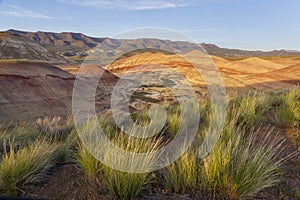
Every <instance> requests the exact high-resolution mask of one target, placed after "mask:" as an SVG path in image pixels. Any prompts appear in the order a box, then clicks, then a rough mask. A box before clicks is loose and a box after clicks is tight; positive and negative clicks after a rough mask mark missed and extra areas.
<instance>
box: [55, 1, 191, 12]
mask: <svg viewBox="0 0 300 200" xmlns="http://www.w3.org/2000/svg"><path fill="white" fill-rule="evenodd" d="M57 1H59V2H61V3H66V4H73V5H76V6H88V7H98V8H102V9H117V10H158V9H166V8H176V7H186V6H189V5H190V4H191V2H193V1H187V0H116V1H111V0H57Z"/></svg>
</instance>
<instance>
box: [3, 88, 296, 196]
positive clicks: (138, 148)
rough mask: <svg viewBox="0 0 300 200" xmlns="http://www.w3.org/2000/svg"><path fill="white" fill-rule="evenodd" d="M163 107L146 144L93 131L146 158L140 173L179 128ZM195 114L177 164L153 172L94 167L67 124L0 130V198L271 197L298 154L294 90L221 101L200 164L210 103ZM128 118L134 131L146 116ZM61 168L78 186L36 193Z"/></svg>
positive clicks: (172, 111)
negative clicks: (217, 123)
mask: <svg viewBox="0 0 300 200" xmlns="http://www.w3.org/2000/svg"><path fill="white" fill-rule="evenodd" d="M164 106H165V107H166V109H167V110H168V118H167V124H166V125H165V127H164V128H163V129H162V130H161V131H160V132H158V133H157V134H156V135H155V136H153V137H151V138H147V139H138V138H135V137H130V136H128V133H127V134H126V133H124V132H123V131H122V130H121V129H120V128H118V127H117V126H116V125H115V124H113V123H112V122H110V121H109V120H104V119H102V118H100V119H99V124H100V125H101V126H102V128H103V129H104V133H105V134H106V135H107V136H108V137H109V138H110V140H111V141H112V142H113V143H115V144H117V145H118V146H119V147H120V148H122V149H124V150H126V151H130V152H136V153H145V152H146V153H149V154H148V156H146V157H145V158H144V159H145V160H143V161H144V162H143V163H145V166H140V167H145V168H146V167H149V165H151V163H153V162H154V158H153V154H151V152H153V151H155V150H158V149H160V148H161V147H163V146H164V145H165V144H167V143H168V142H169V141H170V140H171V139H172V138H173V137H174V136H175V135H176V133H177V131H178V129H179V127H180V122H181V116H180V109H179V107H177V106H174V105H172V106H167V105H164ZM199 108H200V112H201V120H200V122H199V129H198V132H197V135H196V137H195V140H194V141H193V143H192V145H191V147H190V148H189V149H188V151H186V152H182V156H181V157H180V158H179V159H178V160H177V161H175V162H173V163H172V164H170V165H169V166H167V167H165V168H163V169H160V170H157V171H155V172H145V173H126V172H121V171H118V170H114V169H111V168H109V167H107V166H106V165H104V164H102V163H101V162H99V161H98V160H97V159H95V158H94V157H93V156H92V155H91V154H90V153H89V151H88V150H87V149H86V147H85V146H84V145H83V142H82V141H81V140H80V139H79V137H78V136H77V132H76V130H75V128H74V127H73V124H72V119H71V118H70V119H68V120H67V121H63V120H62V119H60V118H59V117H54V118H49V117H48V118H45V119H38V120H37V121H36V123H35V124H34V125H32V124H22V125H18V126H15V127H13V128H2V129H1V131H0V194H1V195H3V196H33V197H43V198H51V199H66V198H67V199H68V198H69V199H72V198H80V199H136V198H138V199H147V198H148V199H149V198H152V199H153V198H156V199H170V198H171V199H172V198H174V199H177V198H179V197H180V198H182V199H252V198H258V197H259V198H262V199H271V198H269V196H268V194H269V193H273V192H275V193H276V192H278V188H280V187H282V184H283V183H284V182H287V181H288V180H286V179H285V176H284V173H285V170H284V169H285V166H286V163H287V162H288V161H289V160H290V159H292V158H293V157H295V156H296V155H297V153H298V152H299V146H300V134H299V133H300V130H299V128H300V127H299V126H300V91H299V89H298V88H295V89H292V90H289V91H274V92H269V93H249V94H248V95H244V96H238V97H235V98H232V99H230V100H228V104H227V117H226V120H225V125H224V128H223V131H222V134H221V137H220V138H219V140H218V142H217V144H216V145H215V146H214V148H213V150H212V151H211V152H210V153H209V155H208V156H207V157H205V158H199V157H198V153H199V152H198V149H199V144H201V143H202V141H203V138H204V137H205V133H206V131H207V129H208V124H209V122H210V118H211V115H210V104H209V103H205V104H201V105H199ZM192 112H193V109H191V113H190V116H194V114H195V113H192ZM132 118H133V119H135V120H136V123H138V124H148V123H149V117H148V115H147V113H146V112H143V113H135V114H134V115H133V116H132ZM85 126H86V127H84V129H83V130H88V129H91V128H93V127H92V123H89V124H86V125H85ZM131 131H132V132H134V130H131ZM147 131H153V129H149V130H146V132H147ZM131 134H132V133H131ZM287 141H288V142H287ZM289 142H290V143H291V145H292V146H293V147H298V152H297V148H296V149H295V150H289V151H286V148H287V145H286V144H290V143H289ZM288 148H290V146H288ZM104 157H105V159H107V160H110V161H111V162H114V163H120V162H122V163H121V164H123V165H126V166H129V167H134V166H135V164H136V163H134V162H133V160H128V161H126V162H125V163H123V161H122V159H121V158H122V157H121V156H120V157H112V156H110V152H107V153H106V154H105V155H104ZM65 166H72V167H73V168H72V169H73V170H78V171H79V173H80V174H81V175H82V176H83V177H80V178H79V179H78V177H77V180H80V181H79V182H80V183H78V182H76V181H75V180H74V182H72V180H68V182H72V184H73V186H72V187H71V186H70V185H69V186H68V187H67V186H65V185H58V186H57V187H62V188H63V191H65V194H64V195H62V194H59V193H55V192H53V193H51V195H50V194H48V195H42V194H40V193H39V188H41V187H43V185H45V184H48V181H49V180H52V179H51V178H52V174H53V173H55V172H57V171H59V170H60V169H62V168H64V167H65ZM294 167H295V169H290V168H289V169H288V170H292V171H293V173H294V176H295V179H297V178H300V175H299V174H300V173H299V172H300V171H297V169H300V166H298V164H295V166H294ZM69 173H70V172H69ZM74 185H75V186H74ZM83 185H84V187H83ZM70 187H71V189H70ZM81 188H85V189H81ZM299 188H300V186H299V185H296V186H295V187H289V188H288V189H287V190H280V189H279V190H280V191H279V192H278V194H279V195H283V198H289V199H297V198H299V193H300V192H299V191H300V190H299ZM57 189H58V188H57ZM268 191H269V192H268ZM282 191H283V192H282ZM74 193H82V194H81V195H82V196H80V197H78V196H74ZM282 193H283V194H282ZM266 194H267V195H266ZM72 195H73V196H72Z"/></svg>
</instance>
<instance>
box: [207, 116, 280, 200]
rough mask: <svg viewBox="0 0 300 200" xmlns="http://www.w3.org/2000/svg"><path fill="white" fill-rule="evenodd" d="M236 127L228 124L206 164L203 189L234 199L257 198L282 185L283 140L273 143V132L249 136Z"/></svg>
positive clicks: (276, 137) (275, 139)
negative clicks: (258, 195) (275, 186)
mask: <svg viewBox="0 0 300 200" xmlns="http://www.w3.org/2000/svg"><path fill="white" fill-rule="evenodd" d="M234 124H235V123H232V122H230V123H227V124H226V127H225V129H224V132H223V135H222V138H221V139H220V141H219V142H218V144H217V145H216V146H215V148H214V149H213V151H212V152H210V154H209V156H208V157H206V158H205V159H204V160H203V161H204V165H203V168H202V170H201V171H202V173H201V174H202V175H201V177H202V179H203V181H202V186H203V187H204V188H205V189H207V190H213V191H218V192H220V193H221V194H223V196H225V197H227V198H231V199H236V198H246V197H253V196H255V195H256V194H257V193H258V192H260V191H262V190H263V189H265V188H267V187H271V186H274V185H275V184H276V183H278V181H279V175H280V166H281V165H282V163H283V161H284V159H280V157H279V155H280V152H281V151H282V149H283V145H282V144H283V141H282V139H281V138H280V137H279V136H275V137H274V138H273V140H272V141H270V140H269V139H268V138H270V135H272V134H273V133H272V130H270V131H269V132H266V133H260V134H263V135H258V134H257V133H255V132H252V133H250V134H249V133H247V134H246V133H245V129H244V128H242V127H235V125H234ZM258 137H260V138H258Z"/></svg>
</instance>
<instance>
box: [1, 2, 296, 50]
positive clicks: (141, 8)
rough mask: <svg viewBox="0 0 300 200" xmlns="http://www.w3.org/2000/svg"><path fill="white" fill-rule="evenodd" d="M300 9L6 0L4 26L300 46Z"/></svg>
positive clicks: (251, 46)
mask: <svg viewBox="0 0 300 200" xmlns="http://www.w3.org/2000/svg"><path fill="white" fill-rule="evenodd" d="M299 10H300V1H299V0H198V1H196V0H190V1H187V0H115V1H113V0H47V1H46V0H43V1H41V0H0V30H2V31H4V30H7V29H17V30H24V31H49V32H69V31H72V32H80V33H84V34H86V35H89V36H96V37H113V36H114V35H116V34H118V33H120V32H124V31H127V30H132V29H137V28H142V27H157V28H163V29H171V30H175V31H178V32H180V33H182V34H185V35H186V36H187V37H190V38H192V39H193V40H194V41H196V42H198V43H202V42H204V43H213V44H217V45H219V46H221V47H226V48H239V49H248V50H274V49H288V50H300V12H299Z"/></svg>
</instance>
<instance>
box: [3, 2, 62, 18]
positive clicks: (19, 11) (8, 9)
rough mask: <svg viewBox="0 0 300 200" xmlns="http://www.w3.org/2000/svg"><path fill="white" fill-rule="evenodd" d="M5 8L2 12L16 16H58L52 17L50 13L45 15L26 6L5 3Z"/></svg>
mask: <svg viewBox="0 0 300 200" xmlns="http://www.w3.org/2000/svg"><path fill="white" fill-rule="evenodd" d="M3 8H4V9H3V10H1V11H0V14H2V15H7V16H14V17H20V18H36V19H56V17H52V16H49V15H44V14H41V13H38V12H35V11H32V10H28V9H25V8H20V7H18V6H14V5H3Z"/></svg>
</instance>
